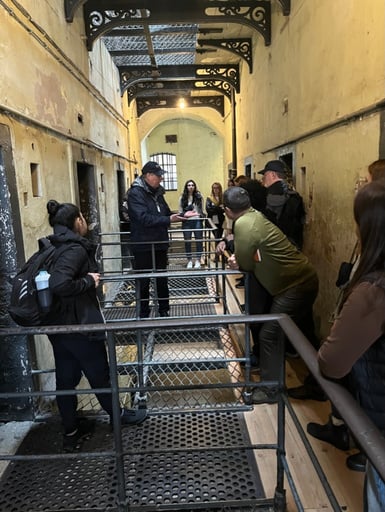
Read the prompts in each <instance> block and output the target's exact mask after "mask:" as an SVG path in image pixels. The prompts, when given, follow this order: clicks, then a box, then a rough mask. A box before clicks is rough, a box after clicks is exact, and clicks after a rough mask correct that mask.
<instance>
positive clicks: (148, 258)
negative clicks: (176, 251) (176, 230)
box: [134, 251, 170, 318]
mask: <svg viewBox="0 0 385 512" xmlns="http://www.w3.org/2000/svg"><path fill="white" fill-rule="evenodd" d="M167 263H168V256H167V251H154V255H153V253H152V252H151V251H136V252H134V268H135V270H138V271H143V272H151V271H152V270H166V268H167ZM137 281H138V282H137V283H136V286H138V287H139V293H140V318H148V317H149V316H150V305H149V298H150V279H149V278H147V277H146V278H143V279H138V280H137ZM155 285H156V295H157V298H158V309H159V313H160V314H162V313H167V312H168V311H169V309H170V304H169V289H168V280H167V277H157V278H155Z"/></svg>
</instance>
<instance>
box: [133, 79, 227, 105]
mask: <svg viewBox="0 0 385 512" xmlns="http://www.w3.org/2000/svg"><path fill="white" fill-rule="evenodd" d="M191 90H198V91H205V90H207V91H213V90H214V91H217V92H220V93H221V94H224V95H225V96H226V97H227V98H228V99H229V100H231V85H230V84H229V83H228V82H225V81H221V80H216V81H210V80H182V81H173V80H172V81H160V80H151V81H146V82H138V83H136V84H134V85H132V86H130V87H128V89H127V96H128V102H129V103H131V101H132V100H134V99H135V98H137V97H138V96H140V97H143V98H144V97H147V96H156V95H157V94H158V95H159V94H161V95H164V94H165V93H167V94H168V95H181V94H183V95H186V94H187V93H189V92H190V91H191Z"/></svg>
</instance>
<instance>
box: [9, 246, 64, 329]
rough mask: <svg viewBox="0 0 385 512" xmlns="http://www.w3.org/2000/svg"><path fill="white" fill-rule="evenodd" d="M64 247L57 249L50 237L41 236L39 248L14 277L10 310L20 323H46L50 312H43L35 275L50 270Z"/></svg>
mask: <svg viewBox="0 0 385 512" xmlns="http://www.w3.org/2000/svg"><path fill="white" fill-rule="evenodd" d="M63 249H66V246H65V245H64V246H63V247H61V248H60V249H56V248H55V247H54V246H53V245H52V244H51V242H50V240H49V239H48V238H40V239H39V250H38V251H37V252H35V253H34V254H33V255H32V256H31V257H30V258H29V259H28V260H27V261H26V262H25V263H24V265H23V267H22V269H21V270H20V271H19V272H18V273H17V274H16V276H15V277H14V279H13V282H12V291H11V298H10V303H9V307H8V312H9V314H10V315H11V317H12V319H13V320H14V321H15V322H16V323H17V324H18V325H22V326H23V327H32V326H37V325H45V324H46V322H47V317H48V315H49V312H48V313H43V312H42V311H41V309H40V306H39V301H38V296H37V289H36V284H35V277H36V276H37V274H38V273H39V271H40V270H43V269H45V270H47V272H49V271H50V270H51V268H52V266H53V263H54V261H56V259H57V257H58V256H59V254H60V253H61V252H63Z"/></svg>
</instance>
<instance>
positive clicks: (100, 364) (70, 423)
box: [49, 334, 112, 433]
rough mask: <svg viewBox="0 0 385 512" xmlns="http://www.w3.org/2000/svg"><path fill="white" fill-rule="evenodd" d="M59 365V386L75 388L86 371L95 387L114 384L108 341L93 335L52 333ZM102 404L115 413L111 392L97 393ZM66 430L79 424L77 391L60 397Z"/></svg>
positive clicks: (68, 430)
mask: <svg viewBox="0 0 385 512" xmlns="http://www.w3.org/2000/svg"><path fill="white" fill-rule="evenodd" d="M49 340H50V342H51V344H52V347H53V353H54V357H55V366H56V389H57V390H64V389H75V388H76V386H77V385H78V384H79V382H80V379H81V376H82V373H83V374H84V375H85V377H86V378H87V380H88V382H89V383H90V386H91V388H92V389H95V388H109V387H110V369H109V364H108V360H107V352H106V347H105V344H104V341H101V340H95V339H90V338H89V337H88V336H84V335H82V334H53V335H51V336H49ZM96 397H97V399H98V401H99V403H100V405H101V406H102V408H103V409H104V410H105V411H106V412H107V413H108V414H109V415H110V416H111V417H112V400H111V394H110V393H97V394H96ZM56 401H57V405H58V408H59V412H60V415H61V418H62V422H63V426H64V430H65V432H66V433H69V432H73V431H74V430H75V429H76V426H77V421H78V417H77V406H78V399H77V395H76V394H71V395H60V396H57V397H56Z"/></svg>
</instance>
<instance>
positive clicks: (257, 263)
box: [219, 187, 319, 380]
mask: <svg viewBox="0 0 385 512" xmlns="http://www.w3.org/2000/svg"><path fill="white" fill-rule="evenodd" d="M223 202H224V206H225V213H226V215H227V216H228V217H229V218H230V219H231V220H233V233H234V251H235V252H234V254H233V255H232V256H231V258H229V260H228V263H229V265H230V267H231V268H233V269H241V270H243V271H248V272H251V273H253V274H254V276H255V278H256V279H257V280H258V281H259V283H260V284H261V285H262V286H263V287H264V288H265V289H266V290H267V291H268V293H270V295H271V296H272V304H271V308H270V311H269V313H272V314H276V313H286V314H287V315H289V316H290V317H291V318H292V319H293V321H294V322H295V323H296V324H297V326H298V327H299V328H300V329H301V331H302V332H303V333H304V335H305V336H306V337H307V338H308V339H309V341H310V342H311V343H312V344H313V345H314V346H315V347H316V348H318V345H319V343H318V339H317V337H316V335H315V333H314V321H313V304H314V301H315V299H316V297H317V293H318V277H317V274H316V271H315V269H314V267H313V266H312V265H311V263H310V262H309V260H308V258H307V257H306V256H305V255H304V254H303V253H301V252H300V251H299V250H298V249H297V248H296V247H295V246H294V245H293V244H291V242H290V241H289V240H288V239H287V237H286V236H285V235H284V234H283V233H282V231H281V230H280V229H279V228H277V226H275V225H274V224H273V223H272V222H270V221H269V220H268V219H267V218H266V217H265V216H264V215H263V214H262V213H261V212H259V211H256V210H254V209H253V208H251V206H250V198H249V195H248V193H247V191H246V190H245V189H243V188H240V187H231V188H229V189H227V190H226V191H225V193H224V201H223ZM220 249H221V248H220V247H219V250H220ZM279 332H280V327H279V325H278V323H277V322H276V321H270V322H265V323H264V324H263V326H262V328H261V330H260V333H259V343H260V366H261V378H262V380H277V379H278V375H279V362H280V358H279V353H278V337H279Z"/></svg>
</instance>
